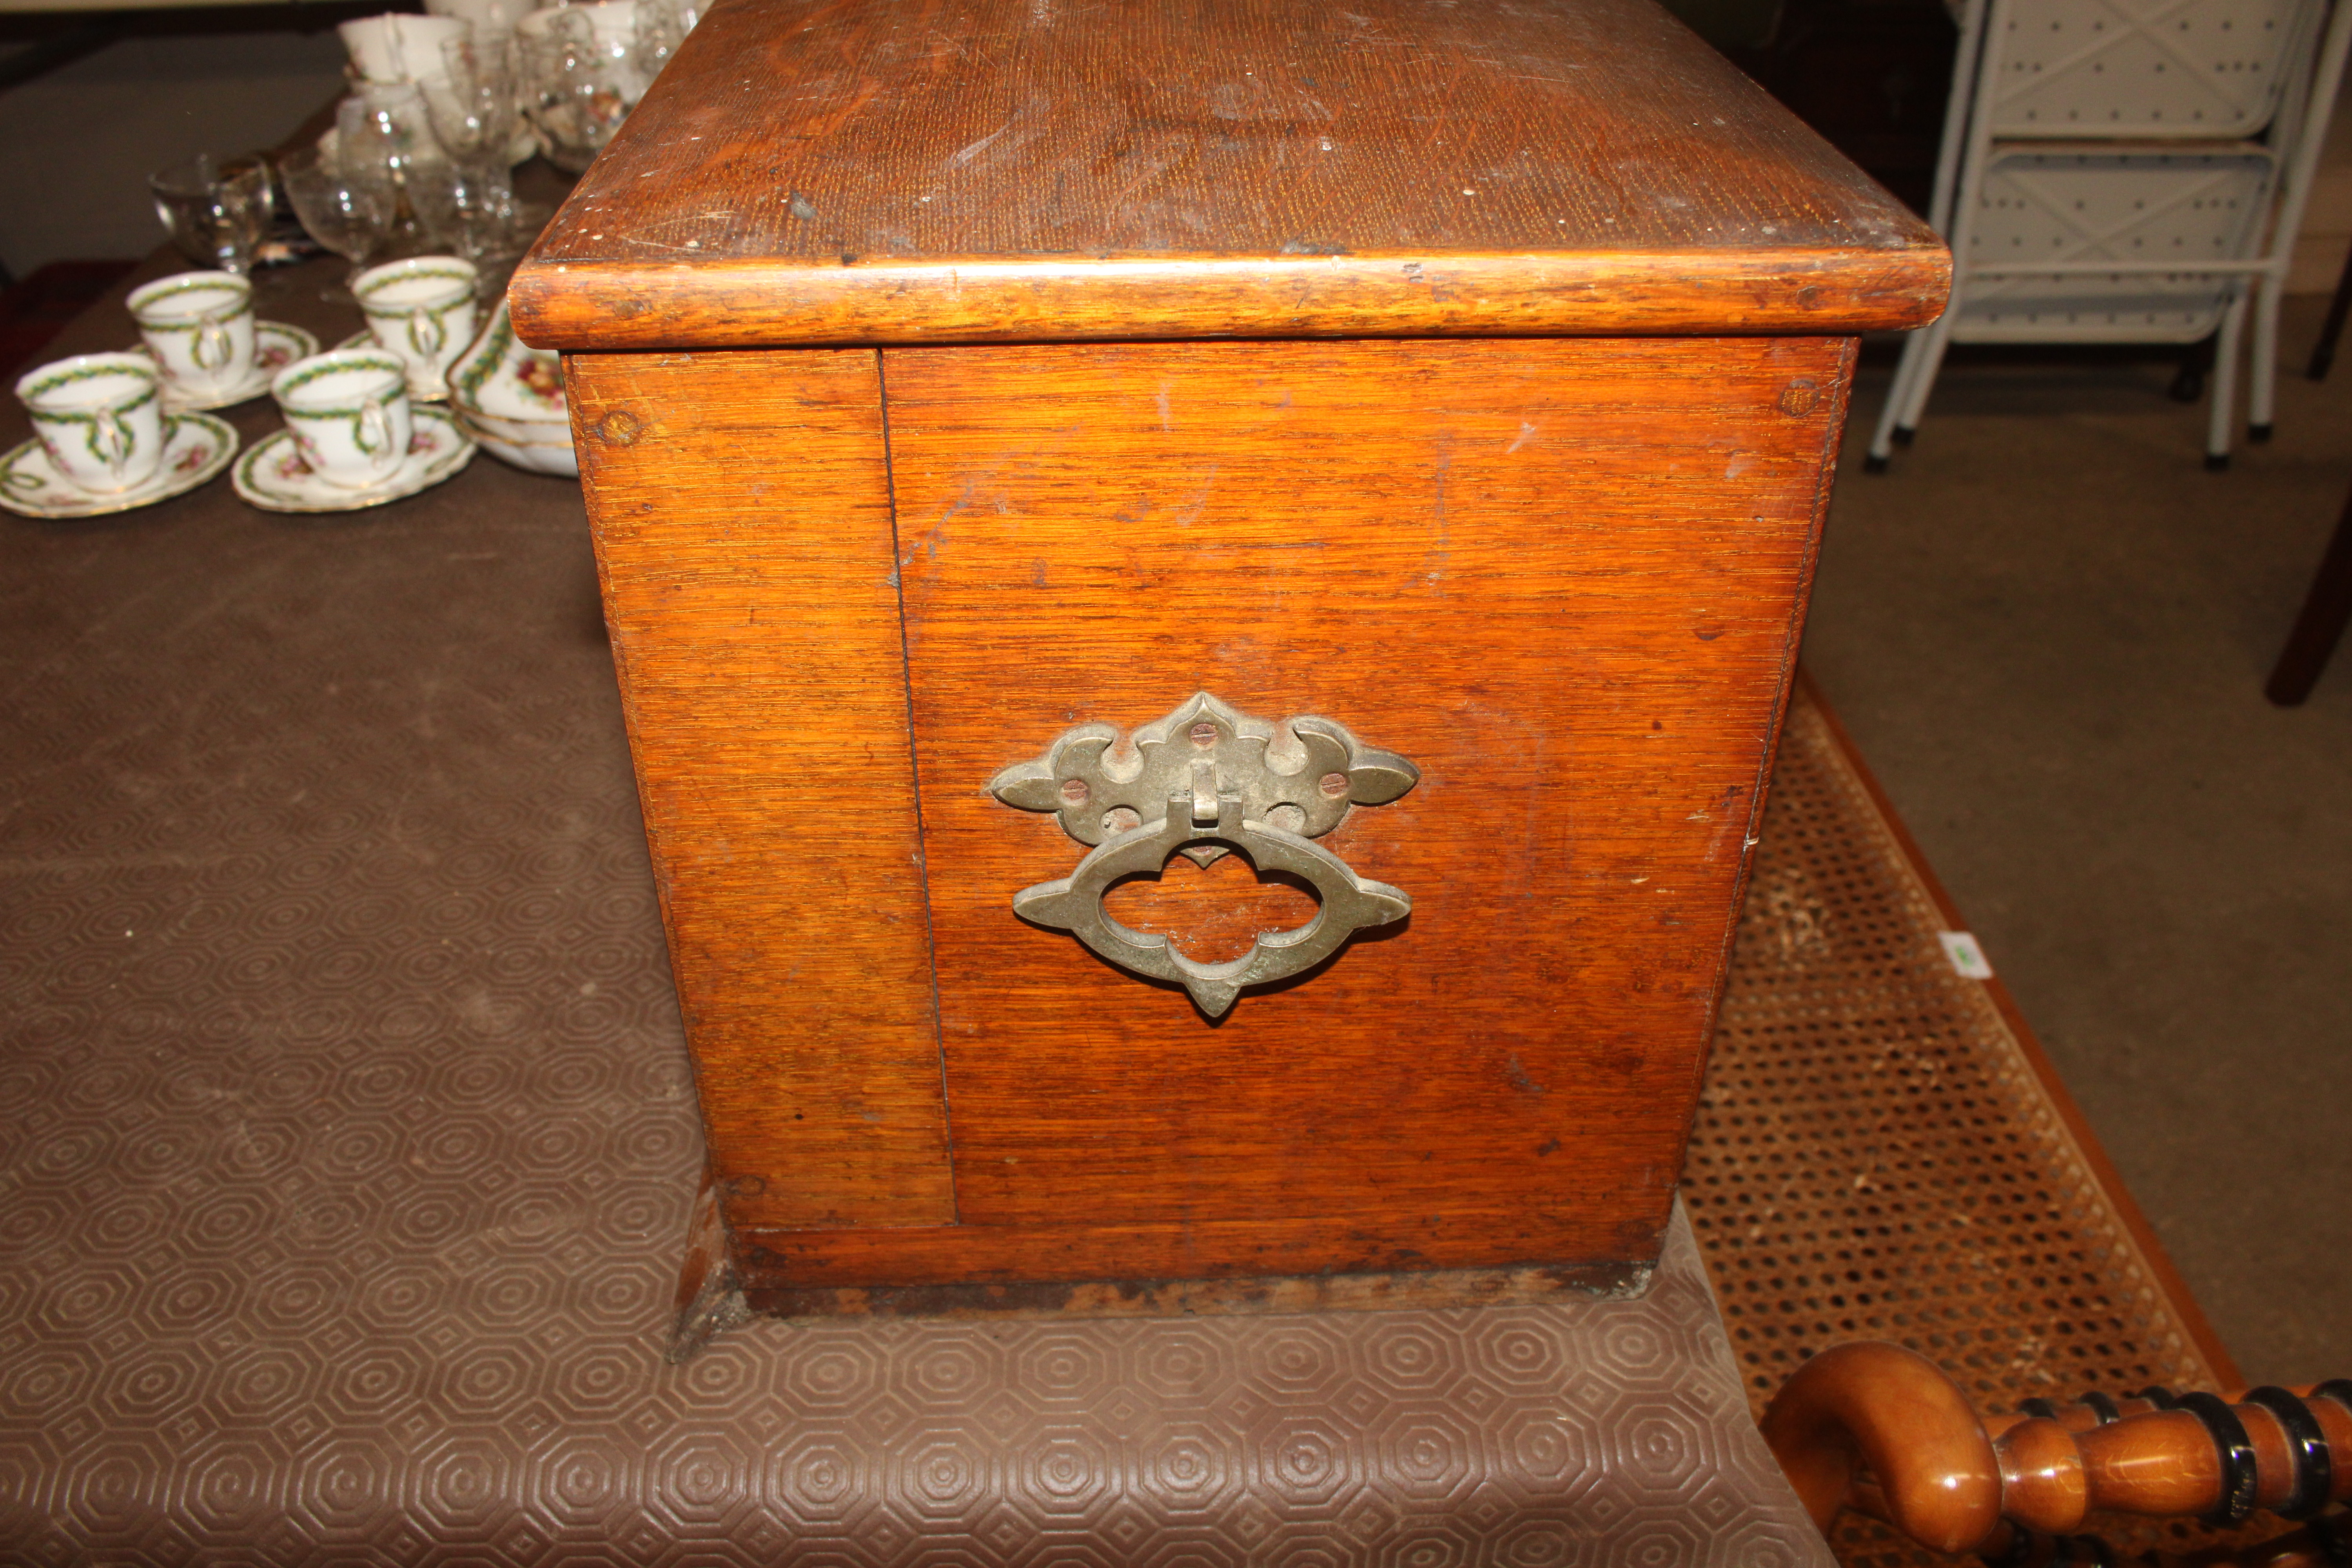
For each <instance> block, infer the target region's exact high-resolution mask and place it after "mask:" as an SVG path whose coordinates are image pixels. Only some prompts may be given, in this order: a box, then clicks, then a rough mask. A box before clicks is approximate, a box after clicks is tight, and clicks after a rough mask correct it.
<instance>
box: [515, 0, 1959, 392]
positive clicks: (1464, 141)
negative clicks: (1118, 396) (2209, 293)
mask: <svg viewBox="0 0 2352 1568" xmlns="http://www.w3.org/2000/svg"><path fill="white" fill-rule="evenodd" d="M1948 269H1949V258H1948V254H1947V252H1946V251H1945V249H1944V247H1943V246H1942V244H1941V243H1940V242H1939V241H1938V240H1937V238H1936V237H1935V236H1934V235H1933V234H1932V233H1931V232H1929V231H1928V230H1927V227H1926V226H1924V225H1922V224H1921V223H1920V222H1919V221H1918V220H1917V219H1916V218H1915V217H1914V216H1912V215H1911V214H1910V213H1909V212H1907V211H1906V209H1905V208H1903V207H1902V206H1901V205H1899V204H1897V203H1896V202H1895V200H1894V199H1893V198H1892V197H1890V196H1888V195H1886V194H1885V192H1884V191H1882V190H1881V189H1879V187H1878V186H1876V185H1875V184H1872V183H1871V181H1870V180H1869V179H1868V178H1867V177H1865V176H1864V174H1862V173H1861V172H1860V171H1858V170H1856V169H1855V168H1854V167H1853V165H1852V164H1850V163H1847V162H1845V160H1844V159H1843V157H1841V156H1840V155H1839V154H1838V153H1836V152H1835V151H1833V150H1832V148H1830V147H1829V146H1828V145H1827V144H1826V143H1824V142H1822V141H1821V140H1820V138H1819V137H1817V136H1815V135H1814V134H1813V133H1812V132H1811V131H1809V130H1808V129H1806V128H1805V127H1804V126H1803V125H1802V124H1801V123H1800V122H1799V121H1797V120H1796V119H1795V117H1794V116H1792V115H1790V113H1789V112H1788V111H1787V110H1784V109H1782V108H1781V107H1780V105H1779V104H1777V103H1775V102H1774V101H1772V100H1771V99H1770V98H1769V97H1768V96H1767V95H1766V94H1765V93H1764V92H1763V91H1762V90H1761V89H1759V88H1758V87H1756V86H1755V85H1754V84H1753V83H1752V82H1750V81H1749V80H1748V79H1747V78H1746V77H1744V76H1742V75H1741V74H1740V73H1739V72H1738V70H1737V69H1735V68H1733V67H1732V66H1731V65H1730V64H1729V63H1728V62H1727V61H1726V60H1724V59H1723V58H1721V57H1720V56H1718V55H1717V54H1716V53H1715V52H1714V51H1712V50H1711V49H1709V48H1707V47H1706V45H1705V44H1703V43H1701V42H1700V41H1699V40H1698V39H1697V38H1696V37H1694V36H1693V35H1692V34H1691V33H1689V32H1688V31H1687V30H1686V29H1685V28H1684V27H1683V26H1681V24H1679V23H1678V22H1676V21H1675V20H1674V19H1673V18H1672V17H1670V16H1667V15H1666V14H1665V13H1664V11H1662V10H1660V9H1658V8H1657V6H1656V5H1654V4H1652V3H1651V0H720V3H719V5H717V6H716V7H715V8H714V9H713V10H711V11H710V12H709V14H708V15H707V16H705V18H704V19H703V21H702V24H701V25H700V26H698V28H697V29H696V30H695V32H694V33H693V34H692V35H691V36H690V37H688V39H687V41H686V44H685V46H684V47H682V48H681V49H680V50H679V52H678V54H677V57H676V58H674V59H673V60H672V61H671V63H670V66H669V68H667V70H665V71H664V72H663V73H662V76H661V79H659V80H658V81H657V82H656V84H655V86H654V88H653V89H652V91H651V92H650V93H648V94H647V96H646V100H645V101H644V102H643V103H642V104H641V105H639V106H638V108H637V109H636V110H635V112H634V113H633V114H632V115H631V116H630V118H629V119H628V121H626V122H625V124H624V125H623V126H622V128H621V132H620V133H619V135H618V136H617V137H616V138H615V139H614V142H613V144H612V145H611V146H610V147H609V148H607V149H606V150H605V152H604V154H603V156H601V157H600V158H599V159H598V160H597V161H596V163H594V165H593V166H592V167H591V168H590V170H589V171H588V173H587V174H586V175H585V176H583V178H582V180H581V182H580V184H579V185H578V187H577V189H576V190H575V191H574V192H573V194H572V198H571V200H569V201H568V202H566V203H565V204H564V205H563V208H562V211H561V212H560V213H558V214H557V216H556V218H555V221H554V222H553V223H552V224H551V226H549V228H548V230H547V232H546V233H545V235H544V236H542V237H541V240H540V242H539V244H538V246H537V247H535V248H534V249H533V251H532V252H531V255H530V258H528V259H527V260H526V262H525V264H524V266H523V267H522V268H521V269H520V271H519V272H518V273H517V274H516V277H515V281H514V286H513V299H514V320H515V324H516V327H517V328H518V330H519V331H520V332H521V333H522V335H523V337H524V338H525V339H526V340H527V341H529V342H534V343H537V344H540V345H542V346H549V347H560V348H567V349H590V348H608V349H640V348H694V347H740V346H755V345H770V344H789V343H858V342H879V343H893V342H898V343H903V342H986V341H1004V340H1025V341H1037V340H1072V339H1086V338H1138V337H1141V338H1201V337H1221V336H1255V337H1295V336H1328V335H1399V336H1410V335H1445V334H1507V333H1551V332H1571V333H1574V332H1644V333H1653V332H1656V333H1673V332H1725V331H1730V332H1790V331H1794V332H1852V331H1863V330H1869V329H1879V328H1894V327H1909V326H1916V325H1918V324H1919V323H1921V322H1922V321H1927V320H1929V319H1931V318H1932V317H1933V316H1934V315H1935V313H1936V311H1937V310H1938V309H1939V308H1940V307H1941V305H1942V302H1943V299H1944V295H1945V291H1946V287H1947V282H1948Z"/></svg>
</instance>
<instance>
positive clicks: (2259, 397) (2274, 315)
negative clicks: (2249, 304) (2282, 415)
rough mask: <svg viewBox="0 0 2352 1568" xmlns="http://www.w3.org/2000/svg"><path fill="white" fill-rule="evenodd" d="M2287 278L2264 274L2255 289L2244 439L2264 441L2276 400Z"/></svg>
mask: <svg viewBox="0 0 2352 1568" xmlns="http://www.w3.org/2000/svg"><path fill="white" fill-rule="evenodd" d="M2285 287H2286V279H2284V278H2281V277H2280V276H2279V275H2278V274H2277V273H2275V272H2266V273H2264V274H2263V279H2262V281H2261V282H2260V283H2258V284H2256V285H2255V288H2254V363H2253V367H2252V370H2251V371H2250V372H2249V373H2248V375H2249V378H2250V379H2249V384H2248V385H2247V387H2246V439H2248V440H2249V441H2267V440H2269V439H2270V438H2271V422H2272V420H2273V417H2274V416H2275V413H2276V406H2277V402H2278V334H2279V304H2280V300H2281V296H2282V295H2283V294H2284V291H2285Z"/></svg>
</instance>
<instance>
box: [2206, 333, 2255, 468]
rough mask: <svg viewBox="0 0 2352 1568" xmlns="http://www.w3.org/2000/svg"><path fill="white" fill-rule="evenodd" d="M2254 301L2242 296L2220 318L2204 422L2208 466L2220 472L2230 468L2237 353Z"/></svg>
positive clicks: (2236, 399)
mask: <svg viewBox="0 0 2352 1568" xmlns="http://www.w3.org/2000/svg"><path fill="white" fill-rule="evenodd" d="M2251 303H2252V300H2250V299H2249V298H2248V297H2247V296H2246V295H2244V294H2240V295H2239V296H2238V297H2237V298H2236V299H2234V300H2231V301H2230V308H2229V310H2226V311H2224V312H2223V313H2222V316H2221V341H2220V342H2218V343H2216V344H2215V345H2214V349H2213V402H2212V406H2211V408H2210V412H2209V414H2208V416H2207V418H2206V422H2205V466H2206V467H2207V468H2210V469H2212V470H2214V471H2215V472H2217V473H2218V472H2219V471H2220V470H2221V469H2223V468H2228V467H2229V466H2230V436H2231V420H2232V418H2233V417H2234V416H2235V415H2236V414H2237V406H2238V359H2239V353H2238V350H2239V347H2240V345H2241V344H2242V342H2244V341H2245V336H2246V308H2247V306H2248V305H2250V304H2251Z"/></svg>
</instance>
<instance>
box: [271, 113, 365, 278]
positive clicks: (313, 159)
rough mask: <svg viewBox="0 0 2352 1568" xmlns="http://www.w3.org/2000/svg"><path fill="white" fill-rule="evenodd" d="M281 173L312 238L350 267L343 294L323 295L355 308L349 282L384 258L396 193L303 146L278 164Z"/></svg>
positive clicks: (334, 158)
mask: <svg viewBox="0 0 2352 1568" xmlns="http://www.w3.org/2000/svg"><path fill="white" fill-rule="evenodd" d="M278 179H279V181H280V183H281V184H284V186H285V187H286V199H287V200H288V201H289V202H291V203H292V204H293V205H294V216H296V217H298V218H299V219H300V220H301V222H302V227H303V228H304V229H305V230H307V231H308V232H309V234H310V237H311V238H312V239H315V240H317V241H318V242H319V243H320V245H322V246H325V247H327V248H328V249H329V250H331V251H333V252H334V253H335V254H336V255H337V256H340V257H341V258H343V259H344V260H345V261H348V262H350V263H351V270H350V272H349V274H348V275H347V276H346V278H345V280H344V285H343V287H342V288H341V289H326V290H324V291H323V296H322V297H324V298H326V299H330V300H336V301H338V302H340V303H343V304H351V303H354V301H353V300H352V294H351V289H350V280H351V279H354V278H357V277H358V276H359V275H360V273H361V272H362V271H363V270H365V269H366V268H368V267H369V266H370V265H371V264H373V262H374V261H375V260H377V259H378V258H379V257H380V256H381V255H382V253H383V249H384V242H385V238H386V233H387V230H388V228H389V227H390V225H391V222H392V193H391V190H390V187H389V186H388V185H387V184H385V183H384V182H383V180H381V179H376V178H372V177H369V176H367V175H362V177H360V178H357V179H354V178H352V177H351V176H350V175H349V174H346V173H345V172H344V169H343V165H342V162H341V159H340V158H339V157H338V156H336V155H335V154H334V153H331V152H330V151H329V150H328V149H327V148H326V147H325V146H319V147H304V148H301V149H299V151H296V152H293V153H288V154H286V156H284V157H283V158H281V159H279V160H278Z"/></svg>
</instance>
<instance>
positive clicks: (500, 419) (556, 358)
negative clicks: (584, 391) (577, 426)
mask: <svg viewBox="0 0 2352 1568" xmlns="http://www.w3.org/2000/svg"><path fill="white" fill-rule="evenodd" d="M449 408H450V411H451V412H452V413H454V414H456V415H457V423H459V424H460V425H462V426H465V427H466V433H467V435H469V436H471V437H473V438H474V439H475V440H477V441H479V442H480V443H481V444H482V446H483V448H484V449H485V450H487V451H488V452H489V453H490V454H491V456H493V457H496V458H500V459H501V460H503V461H505V462H509V463H511V464H513V465H514V466H515V467H516V468H526V469H529V470H530V472H532V473H538V474H561V475H564V476H567V477H569V478H572V479H577V478H578V477H579V475H580V464H579V461H578V459H577V458H575V457H574V455H573V453H572V416H571V409H570V405H567V404H566V403H565V402H564V399H563V362H562V356H561V355H559V354H557V353H555V351H554V350H552V349H535V348H532V347H531V346H530V344H528V343H525V342H520V340H518V339H517V338H516V337H515V335H514V322H513V321H512V319H511V318H510V317H509V315H508V313H507V302H506V301H505V300H499V308H498V309H497V310H495V311H493V312H492V313H491V315H490V324H489V325H488V327H486V328H485V329H483V331H482V335H481V336H480V337H478V338H477V339H475V340H474V344H473V346H472V347H471V348H469V349H467V351H466V353H465V354H464V356H463V357H461V358H460V359H459V360H458V361H457V363H456V364H454V365H452V366H450V367H449Z"/></svg>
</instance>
